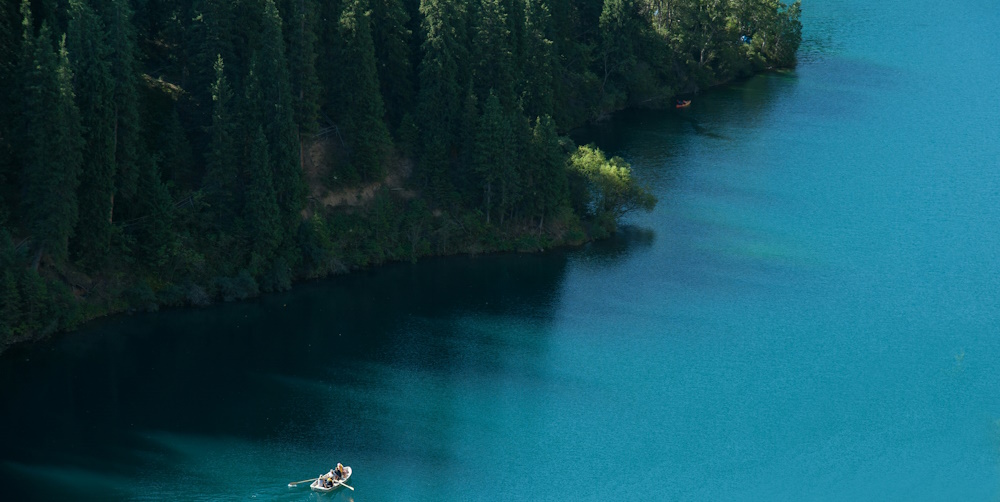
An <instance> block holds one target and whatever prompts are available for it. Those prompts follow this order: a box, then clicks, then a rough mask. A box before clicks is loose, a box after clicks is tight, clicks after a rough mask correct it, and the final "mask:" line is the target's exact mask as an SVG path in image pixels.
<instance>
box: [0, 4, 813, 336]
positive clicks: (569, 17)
mask: <svg viewBox="0 0 1000 502" xmlns="http://www.w3.org/2000/svg"><path fill="white" fill-rule="evenodd" d="M2 2H3V3H2V4H0V9H2V12H0V187H2V188H0V350H2V349H3V347H5V346H7V345H9V344H10V343H14V342H17V341H22V340H28V339H31V338H34V337H38V336H42V335H44V334H47V333H50V332H53V331H56V330H59V329H69V328H72V327H73V326H74V325H76V324H78V323H79V322H81V321H82V320H86V319H89V318H93V317H95V316H98V315H102V314H105V313H108V312H119V311H124V310H130V309H135V310H150V309H155V308H157V307H158V306H160V305H184V304H189V305H204V304H207V303H210V302H212V301H215V300H220V299H221V300H227V301H228V300H233V299H241V298H246V297H249V296H253V295H256V294H258V293H259V292H267V291H275V290H282V289H287V288H289V287H290V284H291V282H292V281H293V280H295V279H296V278H308V277H319V276H324V275H328V274H331V273H337V272H342V271H346V270H350V269H351V268H354V267H358V266H364V265H367V264H373V263H381V262H384V261H387V260H400V259H416V258H418V257H420V256H424V255H430V254H448V253H456V252H484V251H496V250H537V249H541V248H547V247H551V246H554V245H560V244H565V243H574V242H582V241H584V240H586V239H589V238H599V237H601V236H602V235H605V234H607V233H608V232H610V231H613V230H614V227H615V223H616V221H617V219H618V218H619V217H621V216H622V215H623V214H625V213H626V212H628V211H630V210H635V209H650V208H651V207H652V206H653V204H655V199H654V198H653V197H652V195H650V194H649V193H648V192H646V191H645V190H644V189H643V188H642V187H641V186H640V185H639V184H637V183H636V181H635V180H633V179H632V178H631V176H630V171H629V166H628V164H627V163H625V162H624V161H623V160H622V159H620V158H611V159H609V158H607V157H606V156H605V154H604V153H603V152H601V151H600V150H598V149H596V148H594V147H589V146H580V147H577V146H576V145H573V144H572V141H570V140H569V139H568V138H567V137H565V136H564V135H563V134H565V132H566V131H568V130H569V129H571V128H573V127H576V126H579V125H582V124H584V123H586V122H588V121H592V120H599V119H600V118H601V117H604V116H606V115H607V114H609V113H611V112H613V111H615V110H618V109H622V108H625V107H629V106H647V107H661V106H673V100H674V98H675V97H676V96H678V95H680V94H686V93H693V92H697V91H698V90H699V89H703V88H706V87H708V86H712V85H716V84H719V83H723V82H726V81H729V80H732V79H734V78H738V77H741V76H747V75H750V74H752V73H754V72H757V71H761V70H765V69H770V68H780V67H790V66H793V65H794V64H795V52H796V50H797V48H798V45H799V43H800V39H801V25H800V23H799V2H798V1H796V2H795V3H794V4H791V5H785V4H783V3H781V2H779V1H778V0H330V1H321V0H31V1H29V0H24V1H23V2H21V1H18V0H2Z"/></svg>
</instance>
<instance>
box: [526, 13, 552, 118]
mask: <svg viewBox="0 0 1000 502" xmlns="http://www.w3.org/2000/svg"><path fill="white" fill-rule="evenodd" d="M551 24H552V17H551V15H550V13H549V6H548V2H547V0H527V12H526V13H525V19H524V91H523V97H522V99H523V102H524V112H525V114H527V116H529V117H539V116H542V115H551V114H552V112H553V85H554V82H553V80H554V79H553V71H554V69H555V54H554V51H553V46H552V39H551V38H550V35H549V33H550V32H551Z"/></svg>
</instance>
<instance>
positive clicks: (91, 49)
mask: <svg viewBox="0 0 1000 502" xmlns="http://www.w3.org/2000/svg"><path fill="white" fill-rule="evenodd" d="M67 35H68V36H67V43H66V45H67V50H68V51H69V53H70V56H71V59H72V63H73V76H74V78H73V81H74V84H75V86H74V87H75V94H76V103H77V106H78V107H79V109H80V115H81V118H82V122H83V124H82V125H83V139H84V149H83V166H82V172H81V175H80V190H79V197H78V199H79V221H78V222H77V226H76V232H75V238H74V243H73V247H74V249H75V254H76V255H77V256H79V257H81V258H83V259H85V260H86V261H88V262H90V263H93V264H97V263H98V262H100V261H102V260H104V259H106V258H107V256H108V251H109V250H110V240H111V205H112V200H113V198H114V193H115V116H114V113H113V112H114V105H113V102H114V97H115V81H114V78H113V77H112V75H111V64H110V62H109V60H110V54H111V49H110V47H108V45H107V37H106V35H105V29H104V23H103V22H102V21H101V19H100V17H98V16H97V14H95V13H94V11H93V9H91V8H90V6H89V5H87V3H86V2H85V1H83V0H72V1H71V2H70V20H69V32H68V34H67Z"/></svg>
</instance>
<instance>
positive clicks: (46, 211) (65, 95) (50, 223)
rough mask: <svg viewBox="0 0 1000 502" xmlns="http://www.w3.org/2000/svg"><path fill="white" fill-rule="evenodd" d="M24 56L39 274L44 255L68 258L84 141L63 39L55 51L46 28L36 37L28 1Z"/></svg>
mask: <svg viewBox="0 0 1000 502" xmlns="http://www.w3.org/2000/svg"><path fill="white" fill-rule="evenodd" d="M22 14H23V18H24V40H23V42H22V43H23V47H24V54H23V56H22V60H21V71H20V72H19V76H20V81H21V83H22V86H23V87H22V92H21V95H20V101H21V103H20V104H21V106H20V109H21V113H22V117H23V120H24V126H23V134H24V135H23V142H22V145H21V147H22V151H21V165H22V174H21V183H22V193H23V195H22V199H21V205H22V212H23V217H24V226H25V229H26V230H27V231H28V232H29V234H30V235H31V238H32V242H33V247H34V251H35V255H34V259H33V261H32V267H33V268H35V269H37V268H38V264H39V262H40V260H41V258H42V254H43V253H48V254H49V255H50V256H51V257H52V258H53V260H55V261H57V262H58V261H61V260H64V259H65V258H66V257H67V249H68V245H69V238H70V236H71V235H72V233H73V227H74V225H75V224H76V219H77V203H76V190H77V187H78V186H79V175H80V166H81V164H82V156H81V149H82V147H83V138H82V137H81V126H80V116H79V111H78V110H77V108H76V104H75V103H74V101H73V71H72V69H71V68H70V64H69V56H68V53H67V52H66V46H65V38H64V39H63V42H62V43H61V44H60V45H59V48H58V50H56V49H55V48H54V47H53V45H52V37H51V35H50V32H49V29H48V26H47V25H45V24H43V25H42V29H41V30H40V31H39V33H38V35H37V36H35V35H34V33H33V31H34V29H33V26H32V19H31V12H30V8H29V7H28V1H27V0H25V1H24V3H23V4H22Z"/></svg>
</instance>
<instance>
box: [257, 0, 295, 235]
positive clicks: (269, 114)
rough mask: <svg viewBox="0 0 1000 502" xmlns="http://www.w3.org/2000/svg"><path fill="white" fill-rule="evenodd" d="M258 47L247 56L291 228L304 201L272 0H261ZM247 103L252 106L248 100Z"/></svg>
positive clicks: (284, 213)
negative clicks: (250, 60)
mask: <svg viewBox="0 0 1000 502" xmlns="http://www.w3.org/2000/svg"><path fill="white" fill-rule="evenodd" d="M260 25H261V33H260V47H259V48H258V49H257V51H256V52H255V54H254V55H253V56H252V57H251V59H253V61H254V62H255V64H254V66H255V70H254V71H256V75H257V77H258V85H259V86H260V89H261V98H260V101H259V103H258V105H257V106H260V107H261V111H262V113H263V115H262V119H263V122H262V124H263V125H264V134H265V136H266V137H267V143H268V157H269V159H270V164H271V166H272V169H273V176H272V180H273V183H274V189H275V193H276V195H277V198H278V206H279V207H280V208H281V215H282V218H281V219H282V221H283V223H284V225H285V226H286V227H287V228H294V227H295V226H296V225H295V223H296V222H297V221H298V219H299V211H300V210H301V209H302V205H303V204H304V203H305V192H306V190H305V181H304V180H303V179H302V168H301V153H300V149H299V138H298V129H297V127H296V125H295V110H294V107H293V100H292V90H291V84H290V83H289V80H288V63H287V61H286V60H285V46H284V36H283V35H282V23H281V16H280V15H279V14H278V8H277V7H276V6H275V4H274V0H264V2H263V11H262V18H261V23H260ZM250 106H254V105H253V104H252V103H251V104H250Z"/></svg>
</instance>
